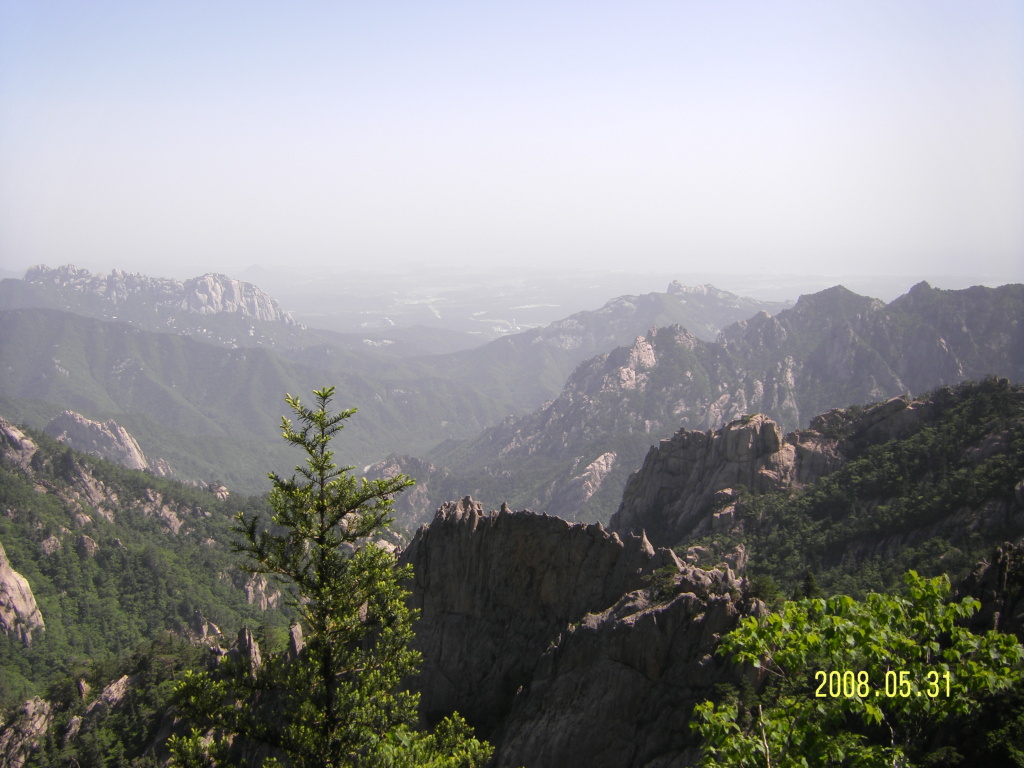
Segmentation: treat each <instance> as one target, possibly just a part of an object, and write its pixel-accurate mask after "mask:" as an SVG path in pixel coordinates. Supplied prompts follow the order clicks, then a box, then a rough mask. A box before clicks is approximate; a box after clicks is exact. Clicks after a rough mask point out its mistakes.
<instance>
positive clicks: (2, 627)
mask: <svg viewBox="0 0 1024 768" xmlns="http://www.w3.org/2000/svg"><path fill="white" fill-rule="evenodd" d="M45 626H46V625H45V622H44V621H43V615H42V614H41V613H40V612H39V606H38V605H36V598H35V595H33V594H32V588H31V587H30V586H29V583H28V579H26V578H25V577H24V576H22V575H21V574H20V573H18V572H17V571H16V570H14V569H13V568H12V567H11V564H10V562H9V561H8V560H7V553H6V552H5V551H4V547H3V544H0V632H3V633H4V634H6V635H8V636H10V637H13V638H15V639H16V640H18V641H19V642H21V643H23V644H24V645H26V646H29V645H32V638H33V635H34V634H35V633H36V632H38V631H42V630H43V629H44V627H45Z"/></svg>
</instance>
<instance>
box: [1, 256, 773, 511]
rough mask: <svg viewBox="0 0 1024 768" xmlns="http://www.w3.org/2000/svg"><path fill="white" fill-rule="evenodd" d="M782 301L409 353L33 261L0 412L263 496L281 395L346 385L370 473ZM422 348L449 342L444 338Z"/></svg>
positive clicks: (280, 316) (215, 296)
mask: <svg viewBox="0 0 1024 768" xmlns="http://www.w3.org/2000/svg"><path fill="white" fill-rule="evenodd" d="M780 306H782V305H779V304H772V303H766V302H757V301H754V300H751V299H744V298H742V297H738V296H735V295H733V294H729V293H727V292H724V291H718V290H716V289H714V288H713V287H711V286H700V287H698V288H690V289H686V288H683V287H682V286H681V285H679V284H678V283H676V284H673V285H672V286H670V289H669V291H668V292H666V293H663V294H646V295H644V296H626V297H620V298H618V299H615V300H613V301H611V302H609V303H608V304H606V305H605V306H604V307H602V308H601V309H599V310H596V311H592V312H581V313H578V314H576V315H573V316H572V317H570V318H567V319H565V320H563V321H559V322H557V323H553V324H551V325H550V326H548V327H546V328H540V329H534V330H531V331H527V332H524V333H521V334H516V335H512V336H507V337H503V338H501V339H498V340H496V341H494V342H491V343H489V344H485V345H483V346H480V347H477V348H475V349H463V350H460V351H457V352H450V353H446V354H434V355H418V356H416V355H412V354H411V352H412V351H413V347H414V345H415V343H416V339H417V333H418V331H417V330H416V329H395V333H394V334H393V335H394V337H395V338H390V337H388V336H380V335H378V336H376V337H374V338H357V337H351V336H343V335H341V334H336V333H331V332H325V331H317V330H315V329H306V328H303V327H301V326H300V325H298V324H296V323H295V322H294V321H292V320H291V318H290V317H289V316H288V315H287V313H285V312H283V311H282V310H281V308H280V306H279V305H278V304H277V302H275V301H274V300H273V299H272V298H271V297H269V296H268V295H267V294H265V293H263V292H262V291H260V290H259V289H257V288H255V287H254V286H252V285H250V284H247V283H242V282H239V281H235V280H231V279H229V278H227V277H224V276H220V275H206V276H203V277H201V278H196V279H193V280H189V281H185V282H178V281H174V280H163V279H154V278H148V277H145V276H142V275H135V274H127V273H123V272H114V273H111V274H110V275H92V274H90V273H89V272H88V271H86V270H81V269H76V268H74V267H70V266H66V267H60V268H57V269H47V268H45V267H38V268H34V269H32V270H30V271H29V273H28V274H27V275H26V279H25V280H4V281H2V282H0V406H2V407H3V409H4V411H5V412H6V413H7V414H9V416H10V417H11V418H13V419H16V420H18V421H21V422H24V423H27V424H29V425H31V426H36V427H38V428H42V427H43V426H45V425H46V424H47V423H48V422H49V421H50V420H51V419H52V418H54V417H55V416H56V415H57V414H58V413H60V412H61V411H63V410H65V409H68V410H72V411H75V412H77V413H80V414H82V415H83V416H85V417H86V418H88V419H91V420H96V421H107V420H109V419H115V420H116V421H117V423H118V424H119V425H121V426H122V427H124V428H126V429H127V430H128V431H129V432H131V434H132V435H133V436H134V438H135V439H136V440H138V442H139V445H140V446H141V448H142V450H143V451H144V452H145V453H146V454H147V455H151V456H157V457H160V458H163V459H165V460H166V461H167V462H169V464H170V466H172V467H173V468H174V469H175V471H176V472H177V473H178V476H180V477H183V478H186V479H192V480H202V481H204V482H205V481H212V480H216V481H218V482H224V483H226V484H227V485H228V486H229V487H231V488H232V489H235V490H252V491H255V490H260V489H264V488H266V487H267V481H266V473H267V472H268V471H269V470H271V469H276V470H279V471H280V470H282V469H284V468H287V467H289V466H291V464H292V459H291V457H290V456H289V452H288V451H287V450H286V448H285V447H283V446H282V445H280V440H279V438H278V435H277V425H278V423H279V419H280V415H281V414H282V413H283V410H284V409H283V408H282V405H283V397H284V394H285V393H286V392H290V393H293V394H295V393H297V394H300V395H301V394H302V393H304V392H309V391H311V390H312V389H314V388H316V387H320V386H323V385H324V384H328V383H330V384H335V385H337V387H338V394H339V401H340V402H342V403H344V404H345V405H353V406H356V407H358V408H359V409H360V413H359V415H358V417H357V418H356V419H355V420H353V422H352V426H350V427H349V429H348V431H347V432H346V437H347V438H348V439H347V440H345V441H343V443H344V444H343V446H341V449H342V451H343V453H342V454H341V455H340V456H339V458H340V459H341V460H343V461H346V462H348V463H351V464H355V465H358V466H363V465H365V464H367V463H368V462H372V461H375V460H378V459H380V458H381V457H383V456H385V455H387V454H389V453H392V452H396V451H401V452H403V453H410V452H412V453H424V452H426V451H427V450H428V449H430V448H431V447H432V446H434V445H436V444H438V443H440V442H442V441H444V440H465V439H468V438H471V437H473V436H474V435H476V434H478V433H479V432H480V431H481V430H482V429H484V428H485V427H487V426H490V425H493V424H496V423H498V422H499V421H500V420H501V419H503V418H505V417H506V416H508V415H509V414H522V413H525V412H528V411H529V410H531V409H533V408H535V407H537V405H539V404H540V403H542V402H543V401H545V400H547V399H548V398H550V397H552V396H554V395H555V394H557V393H558V391H559V390H560V389H561V388H562V386H563V384H564V381H565V377H566V376H567V375H568V374H569V372H570V371H571V370H572V369H573V367H575V366H576V365H577V364H578V363H579V362H580V361H582V360H585V359H587V358H588V357H590V356H592V355H594V354H596V353H598V352H602V351H606V350H607V349H610V348H612V347H613V346H615V345H616V344H621V343H624V342H626V341H628V340H630V339H632V338H633V337H634V336H635V335H636V334H637V333H643V332H645V331H646V330H647V329H649V328H651V327H652V326H653V325H656V324H660V323H666V322H686V323H689V324H692V325H693V326H694V327H696V328H699V329H700V332H701V333H702V334H704V335H705V336H709V337H710V336H711V335H713V333H714V332H715V330H716V328H718V327H719V326H720V325H724V324H727V323H729V322H733V321H735V320H737V319H740V318H742V317H747V316H749V314H750V313H752V312H756V311H759V310H766V309H767V310H775V309H777V308H778V307H780ZM420 336H421V337H422V338H423V339H424V340H425V343H426V344H427V346H428V349H430V348H433V349H436V348H437V346H438V344H441V345H442V346H443V343H442V342H441V341H439V338H440V337H439V336H438V335H437V333H436V329H435V330H430V331H423V332H422V333H421V334H420ZM368 342H369V343H368ZM524 371H526V372H528V373H526V374H524V373H523V372H524Z"/></svg>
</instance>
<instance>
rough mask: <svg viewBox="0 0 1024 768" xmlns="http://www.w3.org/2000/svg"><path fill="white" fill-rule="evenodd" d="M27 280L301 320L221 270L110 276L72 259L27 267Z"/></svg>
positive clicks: (196, 308) (79, 293) (156, 306)
mask: <svg viewBox="0 0 1024 768" xmlns="http://www.w3.org/2000/svg"><path fill="white" fill-rule="evenodd" d="M25 282H26V283H29V284H34V285H38V286H43V287H46V288H47V289H48V290H49V291H53V292H56V294H57V295H58V296H59V297H60V298H61V299H62V300H65V301H68V300H72V301H73V299H74V298H75V297H77V298H78V299H79V300H83V299H91V300H100V301H103V302H107V303H111V304H114V305H126V304H129V303H131V304H133V305H134V304H137V303H140V302H141V303H144V304H145V307H146V308H147V310H148V311H149V312H150V313H153V312H156V313H158V314H159V313H160V312H161V311H163V312H166V311H169V310H174V309H178V310H184V311H186V312H190V313H195V314H200V315H209V314H232V315H240V316H242V317H246V318H252V319H255V320H266V321H272V322H280V323H284V324H285V325H292V326H294V325H297V323H296V322H295V320H294V318H292V316H291V315H290V314H288V313H287V312H285V311H284V310H283V309H282V308H281V306H280V304H278V302H277V301H276V300H275V299H273V298H272V297H271V296H270V295H268V294H267V293H265V292H264V291H262V290H261V289H259V288H257V287H256V286H255V285H252V284H251V283H245V282H242V281H240V280H233V279H231V278H229V277H227V276H226V275H221V274H214V273H208V274H205V275H202V276H201V277H194V278H191V279H189V280H186V281H184V282H181V281H178V280H172V279H170V278H158V277H147V276H146V275H141V274H138V273H134V272H124V271H122V270H119V269H114V270H112V271H111V272H110V274H109V275H103V274H96V275H94V274H92V273H91V272H89V270H87V269H80V268H78V267H75V266H73V265H71V264H67V265H64V266H61V267H56V268H53V269H51V268H50V267H47V266H45V265H39V266H35V267H32V268H30V269H29V270H27V271H26V272H25ZM140 306H141V304H140Z"/></svg>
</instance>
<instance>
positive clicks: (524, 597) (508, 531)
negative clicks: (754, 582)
mask: <svg viewBox="0 0 1024 768" xmlns="http://www.w3.org/2000/svg"><path fill="white" fill-rule="evenodd" d="M401 560H402V562H403V563H409V564H411V565H412V566H413V569H414V574H415V575H414V579H413V583H412V584H411V585H410V586H411V588H412V598H411V599H412V604H413V606H414V607H416V608H418V609H419V610H420V611H421V617H420V620H419V622H418V623H417V626H416V640H415V643H414V644H415V647H416V648H417V649H418V650H420V651H421V652H422V653H423V657H424V660H423V664H422V666H421V674H420V675H419V676H418V677H417V678H416V680H415V681H414V682H413V685H414V686H415V687H416V689H417V690H419V691H421V694H422V699H421V706H422V709H421V711H422V713H423V715H424V716H425V717H426V718H427V719H428V720H429V719H432V718H434V717H437V716H440V715H442V714H444V713H447V712H450V711H451V710H453V709H457V710H459V711H460V712H461V713H462V714H463V715H464V716H465V717H467V719H469V720H470V722H472V723H473V724H474V725H476V726H477V727H478V728H480V730H481V732H483V733H484V734H486V735H487V736H488V737H489V738H491V739H492V740H493V742H494V743H495V744H496V746H497V753H496V765H499V766H505V765H508V766H516V765H559V766H609V767H610V766H617V767H619V768H624V767H627V766H655V765H668V764H670V763H671V764H679V763H672V762H671V761H673V760H679V759H686V760H689V759H692V758H693V757H694V756H695V752H694V751H693V748H694V741H693V737H692V735H691V733H690V731H689V729H688V728H686V727H685V724H686V722H687V719H688V717H689V715H690V712H691V710H692V707H693V705H694V703H695V702H696V701H700V700H702V698H703V697H705V696H706V695H707V694H708V693H709V692H710V691H711V688H712V687H713V685H714V684H715V683H716V682H721V681H723V680H725V679H730V678H729V675H730V672H729V671H728V670H726V669H725V668H724V667H723V666H722V665H721V664H720V663H719V662H718V661H717V660H716V659H714V658H713V657H712V656H711V655H710V654H711V652H712V651H713V649H714V647H715V643H716V642H717V638H718V636H719V635H720V634H721V633H723V632H726V631H728V630H729V629H730V628H731V627H732V626H733V625H734V624H735V622H736V620H737V617H738V615H739V614H740V612H741V611H742V610H743V609H744V607H746V608H748V609H749V608H754V609H756V606H754V605H753V604H751V605H741V604H740V602H739V588H740V586H741V585H740V582H738V581H736V580H735V579H734V578H733V577H732V574H731V573H730V572H728V571H712V572H706V571H700V570H697V569H693V568H688V567H686V566H683V565H682V564H681V563H680V562H679V560H678V559H677V558H676V557H675V555H673V554H672V553H671V552H670V551H668V550H655V549H654V548H653V547H651V545H650V544H649V542H648V541H647V540H646V539H645V538H644V537H642V536H630V535H627V536H624V537H620V536H618V535H615V534H610V533H608V532H606V531H605V530H604V529H603V528H601V526H599V525H580V524H576V525H573V524H570V523H568V522H566V521H564V520H561V519H558V518H554V517H548V516H546V515H534V514H532V513H529V512H512V511H509V510H508V509H507V508H503V509H502V510H501V511H499V512H491V513H490V514H488V513H485V512H484V511H483V508H482V507H481V506H480V504H478V503H476V502H474V501H473V500H472V499H469V498H465V499H463V500H462V501H461V502H458V503H449V504H445V505H444V506H443V507H442V508H441V509H440V510H439V511H438V513H437V516H436V517H435V519H434V521H433V522H432V523H431V524H430V525H429V526H428V527H424V528H422V529H421V530H420V531H419V533H417V535H416V537H415V538H414V539H413V541H412V543H411V544H410V545H409V547H408V548H407V549H406V550H405V552H403V553H402V557H401ZM659 568H660V569H666V568H667V569H668V572H669V573H670V574H672V575H671V576H670V577H669V582H670V585H669V586H667V587H665V590H664V592H663V593H659V597H658V599H655V598H654V597H653V596H652V595H651V594H650V591H649V590H648V589H646V588H645V587H646V586H647V585H648V584H649V583H650V582H651V579H652V575H653V574H654V572H655V571H657V570H658V569H659Z"/></svg>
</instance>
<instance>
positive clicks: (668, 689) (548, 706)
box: [495, 569, 760, 768]
mask: <svg viewBox="0 0 1024 768" xmlns="http://www.w3.org/2000/svg"><path fill="white" fill-rule="evenodd" d="M674 591H675V594H672V595H670V596H668V597H667V598H665V599H664V600H662V601H654V600H652V599H651V595H650V594H649V592H648V591H647V590H641V591H634V592H630V593H627V594H626V595H623V597H622V598H621V599H620V600H619V601H618V602H617V603H616V604H615V605H614V606H612V607H611V608H608V609H607V610H605V611H602V612H601V613H592V614H589V615H587V616H585V617H584V618H583V620H582V621H580V622H579V623H577V624H574V625H572V626H570V627H569V628H568V629H567V631H566V632H564V633H563V634H562V635H561V636H560V637H559V638H558V640H557V641H556V642H555V643H553V644H552V645H551V646H550V647H549V648H548V650H547V651H546V652H545V653H544V656H543V657H542V658H541V660H540V663H539V664H538V665H537V669H536V670H535V672H534V675H533V677H532V679H531V681H530V684H529V686H528V687H526V688H524V690H523V691H522V692H521V693H520V695H519V696H517V698H516V701H515V704H514V706H513V709H512V712H511V713H510V715H509V717H508V720H507V722H506V725H505V727H504V728H503V730H502V733H501V739H500V742H499V751H498V755H497V760H496V762H495V764H496V765H497V766H501V767H502V768H505V767H506V766H507V768H513V767H514V766H519V765H557V766H580V767H581V768H583V767H584V766H586V767H591V768H596V767H598V766H607V767H608V768H613V767H614V768H622V767H631V766H635V767H636V768H640V767H641V766H643V767H644V768H655V767H659V768H669V766H687V765H695V764H696V763H697V761H698V760H699V757H700V753H699V748H698V739H697V737H696V735H695V734H694V732H693V731H692V729H691V728H690V720H691V718H692V715H693V708H694V706H695V705H696V704H697V703H698V702H701V701H704V700H706V699H707V698H709V697H710V696H711V694H712V692H713V690H714V687H715V686H716V685H718V684H721V683H725V682H737V681H738V678H739V675H738V672H737V671H736V670H734V669H730V668H728V667H726V666H725V665H723V664H722V663H721V661H720V660H719V659H718V658H716V657H715V656H714V652H715V649H716V648H717V646H718V641H719V639H720V638H721V636H722V635H723V634H725V633H727V632H729V631H731V630H732V629H733V627H735V626H736V622H737V621H738V619H739V617H740V615H741V614H742V613H744V612H747V611H751V610H752V611H755V612H758V613H759V612H760V605H758V604H748V603H744V602H742V601H740V600H739V599H738V595H739V591H738V583H737V582H736V581H734V580H732V579H731V578H730V576H729V575H728V574H727V573H723V572H720V571H713V572H707V571H700V570H697V569H684V571H683V572H682V573H680V574H679V575H678V576H677V577H676V585H675V588H674Z"/></svg>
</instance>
